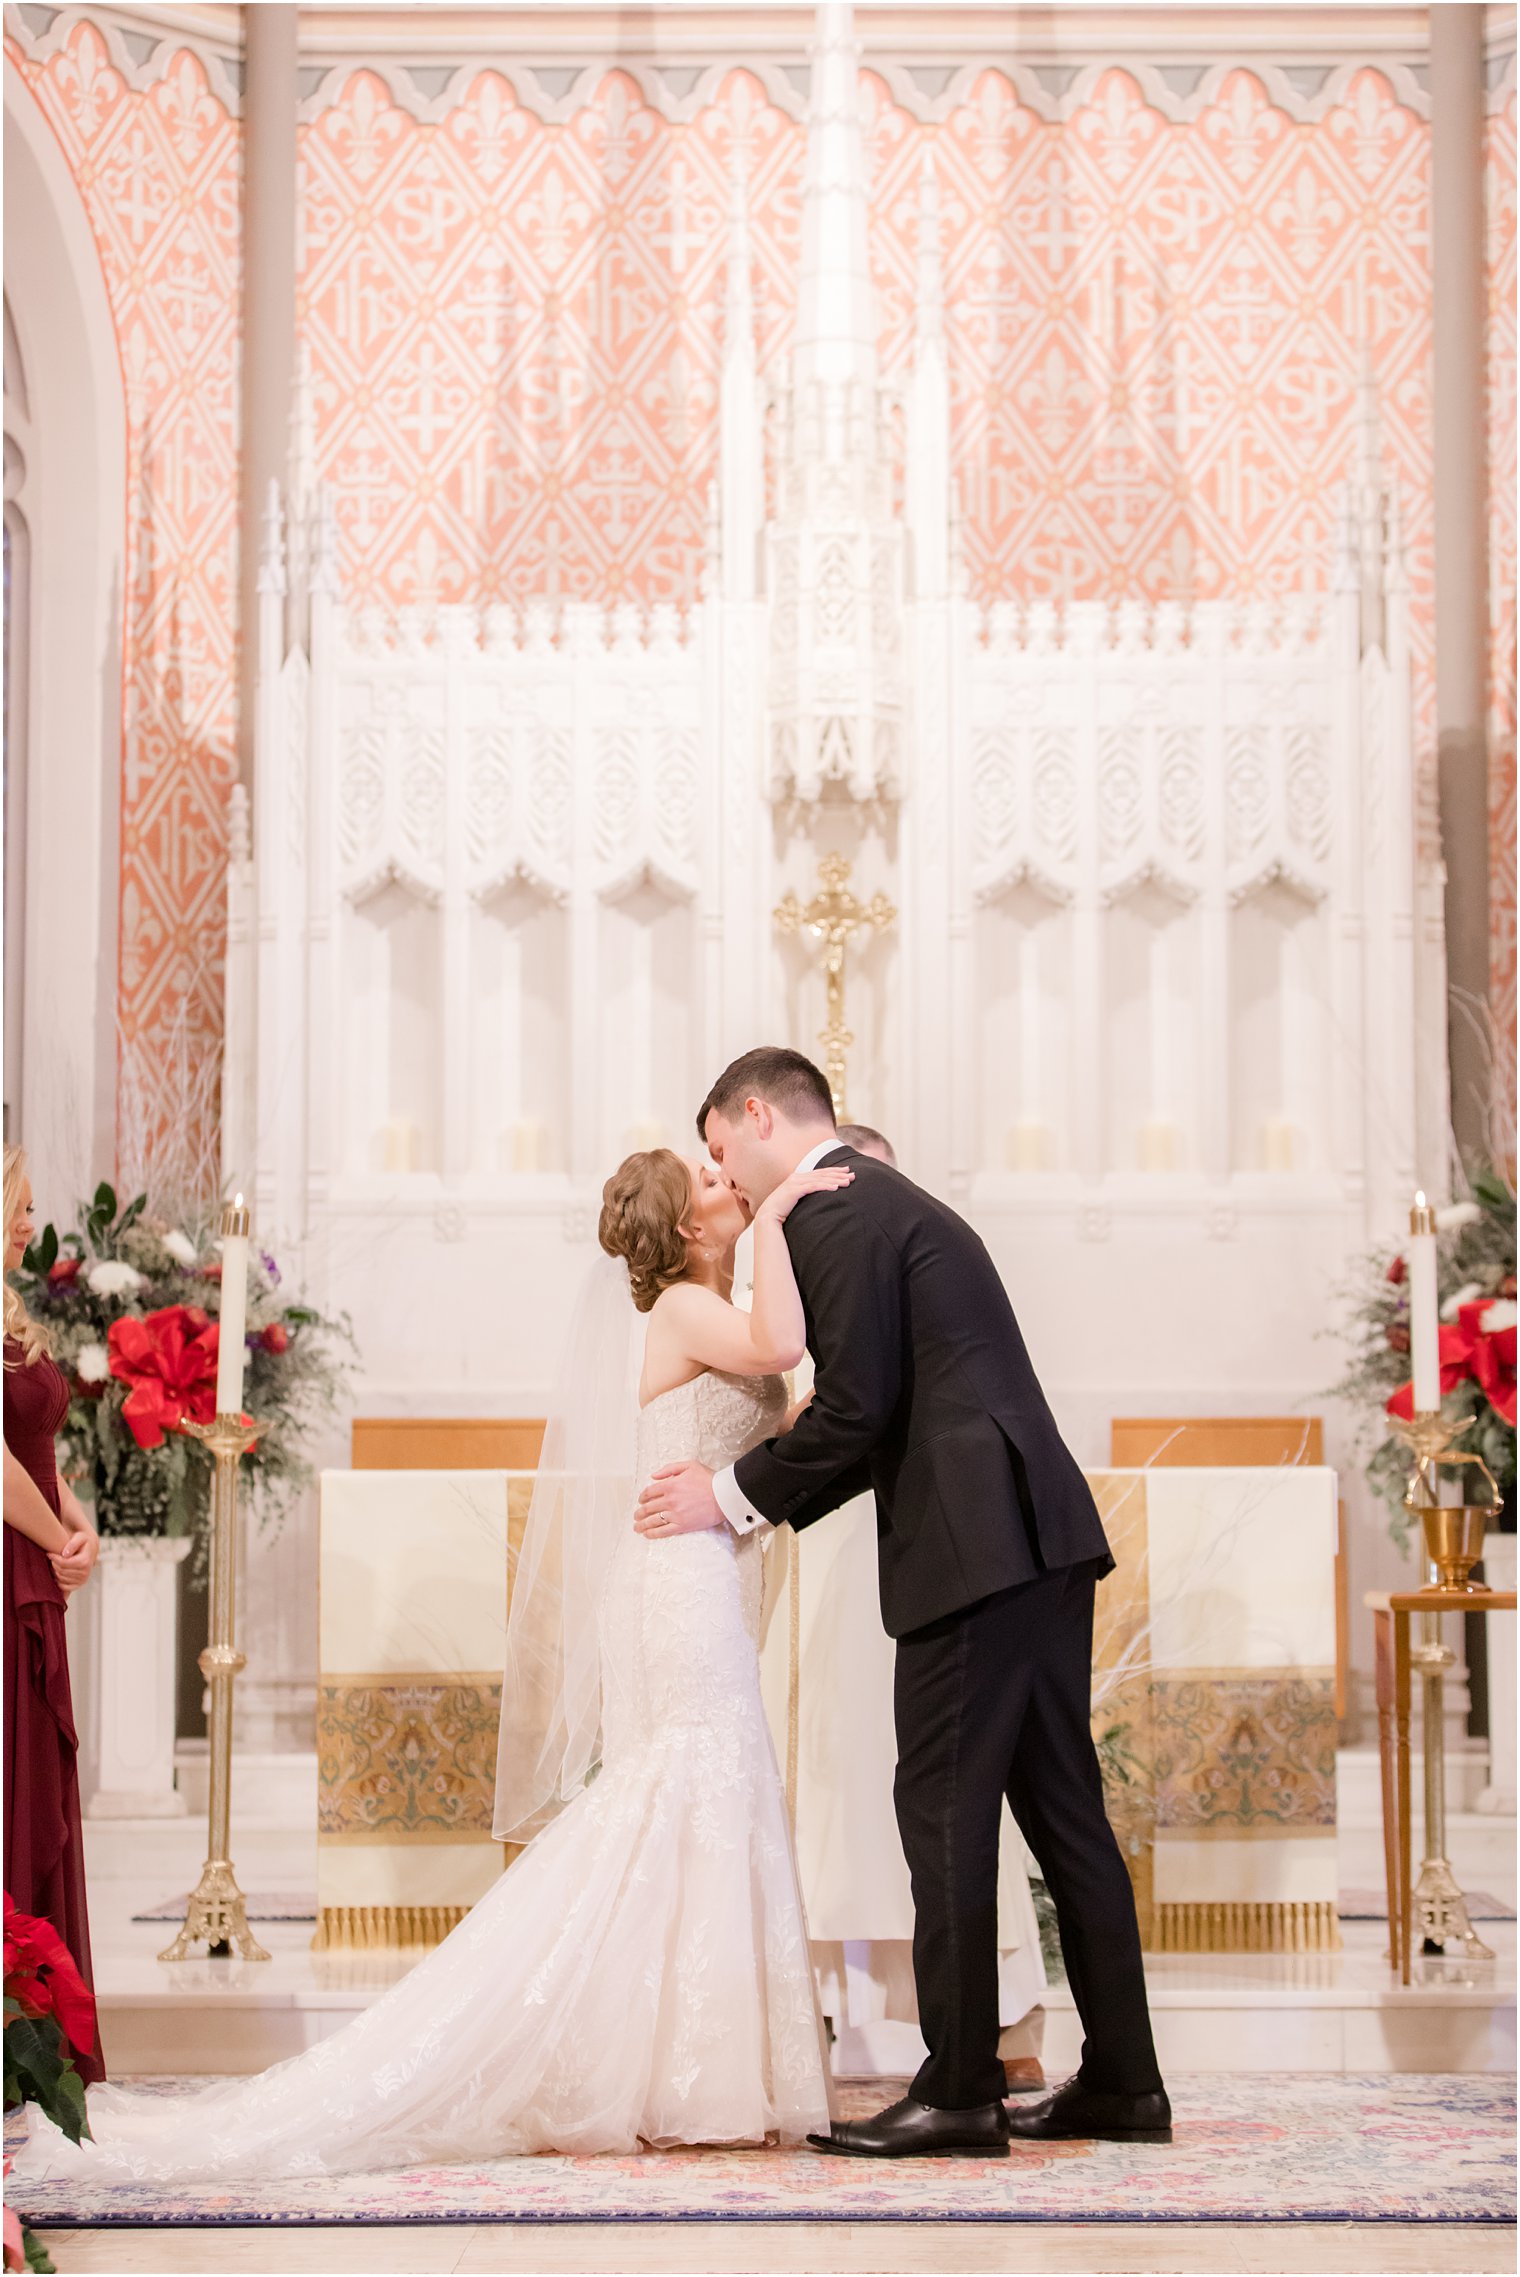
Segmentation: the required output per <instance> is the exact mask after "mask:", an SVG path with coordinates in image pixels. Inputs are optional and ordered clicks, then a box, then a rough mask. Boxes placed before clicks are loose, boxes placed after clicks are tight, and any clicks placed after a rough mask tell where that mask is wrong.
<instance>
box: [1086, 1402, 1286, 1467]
mask: <svg viewBox="0 0 1520 2277" xmlns="http://www.w3.org/2000/svg"><path fill="white" fill-rule="evenodd" d="M1324 1459H1325V1427H1324V1424H1323V1423H1322V1422H1321V1421H1320V1419H1319V1417H1318V1416H1317V1415H1138V1416H1137V1415H1120V1416H1115V1418H1114V1420H1113V1422H1112V1423H1111V1424H1110V1426H1109V1461H1110V1462H1111V1463H1112V1465H1113V1467H1114V1469H1115V1470H1122V1471H1138V1470H1145V1469H1147V1468H1148V1467H1149V1466H1150V1465H1151V1464H1152V1463H1163V1464H1168V1465H1170V1464H1180V1465H1185V1466H1187V1467H1188V1468H1191V1469H1198V1470H1233V1469H1235V1468H1236V1467H1237V1466H1238V1465H1240V1464H1246V1465H1247V1466H1249V1467H1250V1468H1251V1469H1253V1470H1269V1469H1271V1468H1272V1466H1273V1465H1274V1464H1276V1463H1309V1464H1312V1465H1314V1466H1315V1468H1318V1466H1319V1465H1320V1464H1322V1463H1323V1462H1324Z"/></svg>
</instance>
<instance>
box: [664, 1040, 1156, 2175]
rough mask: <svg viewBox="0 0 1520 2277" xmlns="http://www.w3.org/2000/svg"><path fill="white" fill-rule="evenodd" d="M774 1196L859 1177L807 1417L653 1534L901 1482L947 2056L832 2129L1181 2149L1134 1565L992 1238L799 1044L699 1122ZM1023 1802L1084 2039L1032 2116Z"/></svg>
mask: <svg viewBox="0 0 1520 2277" xmlns="http://www.w3.org/2000/svg"><path fill="white" fill-rule="evenodd" d="M697 1129H698V1131H699V1133H700V1134H701V1136H702V1138H703V1139H704V1140H705V1142H706V1145H707V1149H708V1152H709V1153H710V1154H711V1156H712V1159H713V1161H714V1162H715V1163H716V1164H717V1166H718V1168H719V1169H720V1171H721V1172H722V1174H723V1177H724V1178H725V1180H726V1181H727V1183H728V1184H729V1185H730V1186H731V1187H732V1188H733V1190H734V1192H735V1193H736V1194H738V1195H739V1196H740V1198H741V1199H742V1200H743V1201H744V1202H745V1203H746V1204H747V1205H748V1206H749V1208H750V1209H751V1210H754V1209H755V1208H757V1207H758V1206H759V1204H760V1203H761V1202H763V1201H764V1199H765V1197H766V1195H767V1194H769V1193H771V1192H772V1191H773V1190H774V1188H775V1187H777V1186H778V1185H780V1183H781V1181H782V1179H783V1178H786V1177H788V1176H789V1175H790V1174H791V1172H792V1171H794V1170H798V1169H810V1168H812V1167H813V1166H814V1165H815V1164H817V1163H818V1162H820V1161H826V1160H829V1159H832V1158H834V1157H836V1156H838V1155H840V1154H843V1155H844V1156H845V1157H847V1159H848V1161H849V1164H850V1168H851V1169H852V1170H853V1172H854V1173H855V1178H854V1183H853V1185H851V1186H849V1187H846V1188H842V1189H841V1190H840V1191H839V1192H838V1193H835V1194H810V1195H807V1196H805V1197H804V1199H803V1200H802V1201H801V1202H799V1203H798V1204H797V1206H796V1208H795V1209H794V1210H793V1211H792V1213H791V1215H790V1216H789V1217H788V1219H787V1221H786V1240H787V1247H788V1249H789V1250H790V1252H791V1258H792V1264H793V1267H794V1269H795V1271H796V1275H797V1284H798V1287H799V1289H800V1290H801V1292H802V1302H803V1309H804V1313H805V1315H806V1321H807V1341H808V1348H809V1350H810V1351H811V1353H812V1355H813V1359H814V1363H815V1369H816V1374H815V1378H814V1387H813V1399H812V1403H811V1405H810V1406H809V1407H808V1408H807V1409H806V1410H805V1411H804V1413H803V1414H802V1416H801V1417H800V1418H799V1420H798V1421H797V1423H796V1425H795V1426H794V1427H793V1429H792V1430H791V1431H789V1432H788V1433H786V1434H785V1436H784V1437H782V1438H779V1439H770V1440H767V1441H766V1442H765V1444H764V1445H763V1446H759V1447H755V1448H752V1449H751V1451H750V1452H749V1453H748V1454H747V1455H743V1456H741V1457H740V1459H739V1461H738V1462H737V1463H735V1464H734V1465H732V1466H731V1468H730V1469H728V1470H726V1471H720V1472H719V1473H718V1474H717V1476H716V1477H715V1476H714V1475H713V1474H712V1473H711V1472H710V1471H707V1470H704V1469H703V1468H702V1466H701V1465H700V1464H698V1463H678V1464H674V1465H672V1466H670V1467H668V1468H667V1469H664V1470H659V1471H656V1472H655V1473H654V1476H653V1477H652V1479H651V1480H650V1483H649V1485H648V1486H647V1487H646V1488H645V1490H644V1492H643V1494H642V1495H641V1496H640V1498H639V1509H638V1514H637V1517H636V1519H635V1524H636V1525H637V1527H638V1529H639V1531H640V1533H642V1534H645V1535H647V1536H650V1537H651V1538H656V1539H658V1538H663V1537H668V1536H670V1535H672V1534H684V1533H695V1532H698V1531H699V1530H701V1529H702V1528H704V1527H709V1526H717V1525H722V1524H723V1523H724V1522H725V1521H726V1522H727V1523H728V1524H729V1525H730V1526H732V1527H733V1529H734V1531H735V1532H736V1533H741V1534H742V1533H748V1532H750V1531H751V1530H752V1529H753V1528H754V1527H756V1526H760V1525H765V1524H771V1525H783V1524H784V1525H790V1526H793V1527H801V1526H809V1525H811V1524H812V1522H813V1521H814V1519H815V1518H822V1517H823V1516H824V1515H825V1514H826V1513H827V1512H828V1511H830V1510H833V1509H836V1508H837V1507H838V1505H839V1504H840V1503H842V1502H847V1501H849V1500H850V1499H851V1497H852V1496H854V1495H857V1494H861V1493H864V1492H866V1491H867V1490H868V1489H874V1491H875V1495H876V1502H877V1510H878V1514H879V1515H878V1520H877V1525H878V1544H877V1547H878V1557H879V1565H880V1576H881V1607H882V1617H883V1620H884V1622H885V1624H886V1627H887V1630H888V1632H889V1634H890V1635H892V1636H893V1637H895V1638H896V1640H897V1674H896V1682H895V1709H896V1723H897V1746H898V1765H897V1778H896V1785H895V1790H894V1795H895V1801H896V1805H897V1819H898V1825H899V1828H900V1830H901V1833H902V1841H903V1849H904V1851H905V1853H906V1855H907V1860H908V1867H909V1871H910V1874H911V1877H912V1883H913V1903H914V1911H915V1916H916V1920H915V1929H914V1938H913V1968H914V1974H915V1976H916V1978H917V1980H918V1998H919V2015H920V2024H921V2028H922V2031H923V2035H924V2038H925V2040H926V2041H927V2043H928V2047H929V2056H928V2060H927V2062H926V2063H925V2064H924V2065H923V2067H922V2069H921V2070H920V2071H919V2073H918V2076H917V2078H916V2079H915V2080H914V2081H913V2084H912V2087H911V2089H910V2091H909V2093H908V2094H907V2095H906V2096H905V2097H904V2098H903V2100H902V2101H901V2102H899V2103H894V2104H893V2105H892V2106H891V2107H890V2108H889V2109H888V2110H885V2111H883V2112H881V2113H879V2114H878V2116H877V2117H876V2118H874V2119H868V2120H862V2121H852V2122H848V2123H841V2122H836V2123H835V2126H834V2129H833V2132H832V2134H830V2135H827V2136H821V2135H815V2136H813V2137H812V2138H811V2140H812V2142H813V2143H814V2145H815V2147H816V2148H817V2149H819V2150H828V2151H840V2152H850V2153H855V2154H857V2155H860V2156H865V2157H877V2158H901V2157H908V2156H915V2155H917V2156H923V2155H925V2154H928V2155H933V2154H935V2153H944V2152H965V2153H970V2154H974V2155H980V2156H982V2157H986V2156H988V2155H989V2154H990V2155H993V2156H997V2155H1000V2154H1001V2153H1002V2152H1003V2151H1004V2150H1005V2148H1006V2144H1007V2139H1008V2136H1009V2133H1010V2131H1011V2132H1012V2133H1013V2134H1015V2135H1018V2136H1021V2137H1024V2138H1028V2139H1033V2140H1037V2141H1052V2140H1070V2139H1072V2138H1088V2137H1093V2136H1098V2137H1102V2138H1104V2139H1106V2140H1112V2141H1122V2142H1168V2141H1170V2139H1171V2109H1170V2106H1169V2104H1168V2102H1167V2098H1166V2093H1165V2090H1164V2089H1163V2087H1162V2084H1161V2076H1160V2073H1159V2071H1158V2070H1157V2067H1156V2053H1155V2048H1154V2046H1153V2044H1152V2041H1151V2027H1150V2017H1149V2013H1148V2011H1147V2007H1146V1998H1145V1977H1144V1972H1143V1968H1142V1964H1141V1959H1140V1936H1139V1930H1138V1928H1137V1926H1136V1921H1135V1907H1134V1899H1133V1896H1132V1894H1131V1891H1130V1884H1129V1876H1128V1874H1127V1872H1126V1870H1125V1866H1124V1861H1123V1858H1122V1857H1121V1855H1120V1852H1119V1846H1118V1844H1117V1843H1116V1842H1115V1840H1114V1837H1113V1834H1112V1832H1111V1830H1110V1828H1109V1824H1108V1821H1107V1819H1106V1817H1105V1816H1104V1811H1103V1786H1102V1779H1101V1776H1100V1773H1099V1770H1098V1762H1097V1757H1096V1755H1095V1754H1094V1752H1093V1744H1092V1734H1091V1730H1090V1726H1089V1689H1090V1682H1091V1672H1092V1626H1093V1593H1094V1590H1095V1588H1096V1585H1097V1583H1098V1581H1099V1580H1100V1579H1101V1577H1102V1576H1103V1575H1104V1574H1105V1573H1108V1572H1110V1571H1111V1570H1112V1567H1113V1559H1112V1557H1111V1556H1110V1554H1109V1549H1108V1543H1107V1541H1106V1540H1105V1538H1104V1533H1103V1528H1102V1525H1101V1523H1100V1521H1099V1518H1098V1513H1097V1510H1096V1509H1095V1507H1094V1505H1093V1499H1092V1496H1091V1494H1090V1493H1089V1491H1088V1488H1087V1484H1086V1481H1085V1480H1084V1479H1083V1477H1082V1474H1081V1472H1080V1471H1079V1470H1078V1468H1077V1466H1076V1463H1075V1462H1074V1461H1073V1459H1072V1457H1071V1455H1070V1454H1069V1453H1068V1451H1067V1449H1066V1447H1065V1445H1064V1444H1063V1442H1062V1440H1061V1437H1060V1434H1059V1432H1058V1431H1057V1429H1056V1426H1055V1421H1054V1419H1053V1417H1052V1416H1051V1413H1050V1410H1049V1408H1048V1407H1047V1406H1046V1404H1045V1397H1044V1394H1043V1393H1042V1391H1041V1390H1040V1386H1039V1383H1038V1381H1037V1379H1036V1377H1035V1373H1034V1369H1033V1368H1032V1366H1031V1365H1030V1360H1029V1355H1028V1353H1027V1352H1026V1351H1025V1349H1024V1340H1023V1338H1022V1337H1021V1335H1020V1334H1019V1329H1018V1324H1017V1322H1016V1321H1015V1319H1014V1317H1013V1312H1012V1309H1011V1307H1010V1305H1009V1302H1008V1298H1007V1295H1006V1293H1005V1292H1004V1289H1003V1285H1002V1282H1001V1281H1000V1280H999V1278H998V1275H997V1271H996V1268H995V1267H994V1265H993V1263H992V1260H991V1259H990V1257H989V1256H988V1255H987V1252H986V1250H985V1249H984V1248H983V1246H982V1244H981V1242H980V1241H979V1240H978V1238H977V1236H976V1235H975V1234H974V1233H973V1232H972V1231H971V1229H970V1227H969V1226H967V1225H965V1224H964V1223H963V1222H962V1220H961V1219H960V1218H958V1217H957V1216H956V1215H955V1213H954V1212H953V1211H952V1210H949V1209H946V1208H945V1207H944V1206H943V1205H942V1204H941V1203H939V1202H936V1201H934V1200H933V1199H932V1198H931V1197H930V1196H929V1195H928V1194H925V1193H922V1192H921V1191H920V1190H919V1188H918V1187H916V1186H914V1185H912V1184H910V1183H909V1181H908V1180H907V1179H906V1178H903V1177H901V1176H899V1174H898V1173H897V1172H896V1171H895V1170H893V1169H890V1168H888V1167H887V1165H886V1164H885V1163H882V1162H879V1161H876V1160H874V1159H872V1158H871V1157H868V1156H866V1155H863V1154H859V1153H856V1152H855V1151H854V1150H853V1149H850V1148H841V1146H840V1142H839V1137H838V1133H837V1131H836V1129H835V1126H834V1111H833V1104H832V1101H831V1099H830V1095H829V1088H828V1085H827V1083H826V1082H825V1081H824V1079H823V1076H822V1075H821V1074H820V1073H819V1071H818V1069H817V1068H816V1067H814V1065H813V1064H812V1062H811V1060H808V1059H805V1058H804V1057H803V1056H802V1054H801V1053H800V1052H794V1051H785V1050H781V1049H778V1048H773V1047H766V1048H762V1049H761V1050H758V1051H752V1052H746V1053H745V1054H744V1055H743V1057H742V1058H740V1059H736V1060H735V1061H734V1062H733V1064H732V1066H730V1067H728V1068H726V1069H725V1070H724V1072H723V1074H722V1075H720V1076H719V1078H718V1080H717V1082H716V1083H715V1084H714V1085H713V1087H712V1090H711V1091H710V1092H709V1093H708V1096H707V1098H706V1100H705V1101H704V1102H703V1104H702V1107H701V1109H700V1110H699V1112H698V1115H697ZM1005 1794H1006V1795H1007V1797H1008V1801H1009V1803H1010V1805H1011V1806H1012V1810H1013V1815H1014V1817H1015V1818H1016V1819H1017V1821H1018V1823H1019V1826H1020V1827H1021V1828H1022V1830H1023V1833H1024V1835H1025V1838H1026V1840H1027V1841H1028V1843H1029V1846H1030V1848H1031V1850H1032V1851H1033V1852H1034V1854H1035V1856H1036V1858H1037V1859H1038V1860H1039V1862H1040V1865H1041V1867H1042V1868H1043V1870H1044V1874H1045V1879H1046V1882H1047V1884H1048V1886H1049V1889H1050V1893H1051V1896H1052V1898H1053V1899H1054V1901H1055V1907H1056V1917H1057V1920H1058V1922H1059V1925H1060V1931H1061V1950H1062V1953H1063V1955H1064V1957H1065V1961H1066V1972H1067V1976H1068V1978H1069V1979H1070V1982H1071V1988H1072V1994H1073V1997H1074V1999H1075V2001H1076V2004H1077V2010H1078V2013H1079V2015H1080V2017H1081V2020H1082V2027H1083V2032H1084V2035H1085V2038H1084V2042H1083V2048H1082V2066H1081V2070H1080V2071H1079V2073H1078V2074H1077V2076H1076V2078H1075V2079H1073V2080H1069V2081H1068V2082H1067V2084H1066V2085H1065V2086H1064V2087H1063V2088H1061V2089H1059V2090H1058V2092H1057V2093H1056V2095H1055V2096H1054V2097H1053V2098H1052V2099H1051V2100H1050V2101H1048V2102H1046V2103H1043V2104H1041V2105H1039V2106H1038V2107H1037V2108H1035V2109H1033V2110H1030V2111H1016V2112H1015V2113H1013V2114H1012V2116H1011V2117H1010V2116H1009V2115H1008V2114H1007V2113H1006V2112H1005V2109H1004V2106H1003V2102H1002V2093H1003V2085H1004V2081H1003V2067H1002V2065H1001V2064H1000V2062H999V2061H998V2052H997V2047H998V1978H997V1850H998V1820H999V1815H1000V1812H1001V1807H1002V1799H1003V1796H1004V1795H1005Z"/></svg>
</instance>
